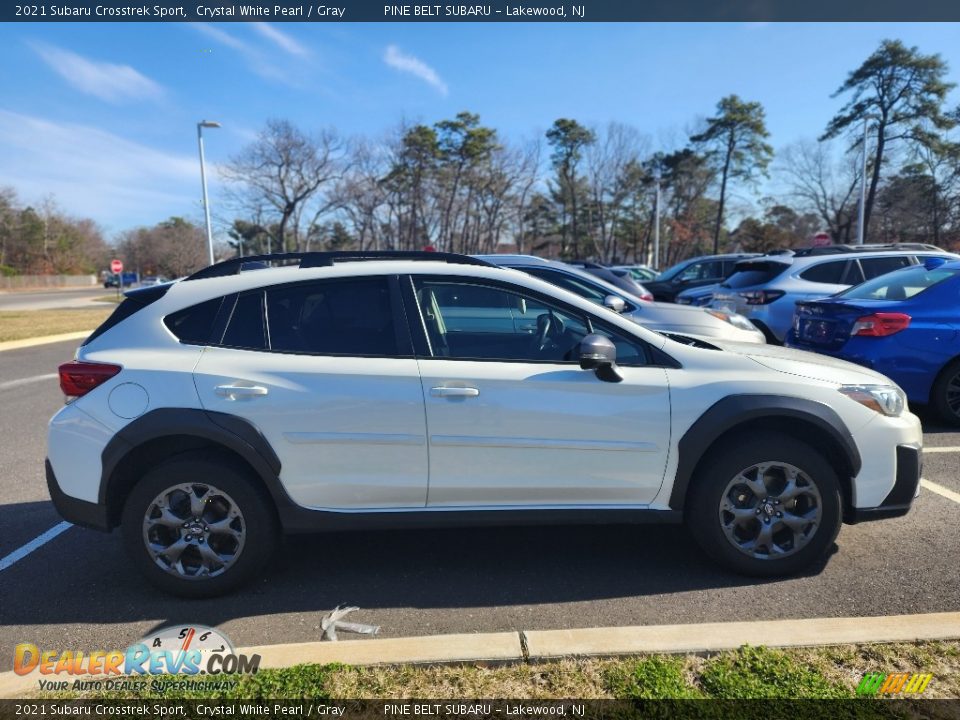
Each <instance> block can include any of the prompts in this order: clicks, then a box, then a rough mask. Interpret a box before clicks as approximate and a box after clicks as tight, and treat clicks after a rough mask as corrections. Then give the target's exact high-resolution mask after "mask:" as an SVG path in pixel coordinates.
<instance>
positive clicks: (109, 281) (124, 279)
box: [103, 272, 140, 288]
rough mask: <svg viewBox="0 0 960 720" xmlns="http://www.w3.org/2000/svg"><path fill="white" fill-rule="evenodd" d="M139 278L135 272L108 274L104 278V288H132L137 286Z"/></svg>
mask: <svg viewBox="0 0 960 720" xmlns="http://www.w3.org/2000/svg"><path fill="white" fill-rule="evenodd" d="M139 279H140V278H139V276H138V275H137V273H135V272H124V273H120V274H119V275H118V274H116V273H108V274H107V275H105V276H104V279H103V287H105V288H115V287H118V286H121V287H131V286H133V285H136V284H137V281H138V280H139Z"/></svg>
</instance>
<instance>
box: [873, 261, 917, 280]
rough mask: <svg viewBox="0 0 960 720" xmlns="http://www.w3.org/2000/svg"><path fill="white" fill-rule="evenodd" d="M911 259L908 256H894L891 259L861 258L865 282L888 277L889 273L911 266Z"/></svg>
mask: <svg viewBox="0 0 960 720" xmlns="http://www.w3.org/2000/svg"><path fill="white" fill-rule="evenodd" d="M910 264H911V263H910V258H909V257H907V256H906V255H892V256H890V257H872V258H860V267H861V268H862V269H863V277H864V279H865V280H873V278H875V277H880V276H881V275H886V274H887V273H888V272H893V271H894V270H899V269H900V268H905V267H907V266H908V265H910Z"/></svg>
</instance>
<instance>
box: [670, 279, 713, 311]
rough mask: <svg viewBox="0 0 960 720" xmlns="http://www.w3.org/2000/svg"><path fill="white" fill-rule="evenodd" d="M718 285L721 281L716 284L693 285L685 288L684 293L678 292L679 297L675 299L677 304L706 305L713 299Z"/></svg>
mask: <svg viewBox="0 0 960 720" xmlns="http://www.w3.org/2000/svg"><path fill="white" fill-rule="evenodd" d="M718 287H720V284H719V283H717V284H716V285H701V286H700V287H692V288H690V289H689V290H684V291H683V292H682V293H678V294H677V297H676V298H674V300H673V301H674V302H675V303H676V304H677V305H693V306H694V307H706V306H707V305H709V304H710V303H711V302H712V301H713V294H714V293H715V292H716V291H717V288H718Z"/></svg>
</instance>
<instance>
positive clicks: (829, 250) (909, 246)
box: [793, 242, 946, 257]
mask: <svg viewBox="0 0 960 720" xmlns="http://www.w3.org/2000/svg"><path fill="white" fill-rule="evenodd" d="M881 250H933V251H935V252H946V251H945V250H944V249H943V248H940V247H937V246H936V245H930V244H929V243H914V242H907V243H864V244H863V245H844V244H838V245H821V246H819V247H805V248H797V249H795V250H794V251H793V254H794V255H796V256H798V257H804V256H810V255H835V254H838V253H856V252H875V251H881Z"/></svg>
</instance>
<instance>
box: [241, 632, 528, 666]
mask: <svg viewBox="0 0 960 720" xmlns="http://www.w3.org/2000/svg"><path fill="white" fill-rule="evenodd" d="M240 652H243V653H247V654H248V655H249V654H252V653H257V654H259V655H260V657H261V661H260V666H261V667H270V668H284V667H290V666H291V665H300V664H302V663H331V662H339V663H345V664H347V665H400V664H407V663H410V664H416V665H429V664H437V663H456V662H490V663H497V662H513V661H517V660H523V651H522V648H521V646H520V634H519V633H515V632H503V633H478V634H471V635H428V636H426V637H407V638H383V639H380V640H341V641H338V642H307V643H293V644H288V645H260V646H257V647H248V648H243V649H242V650H240Z"/></svg>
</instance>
